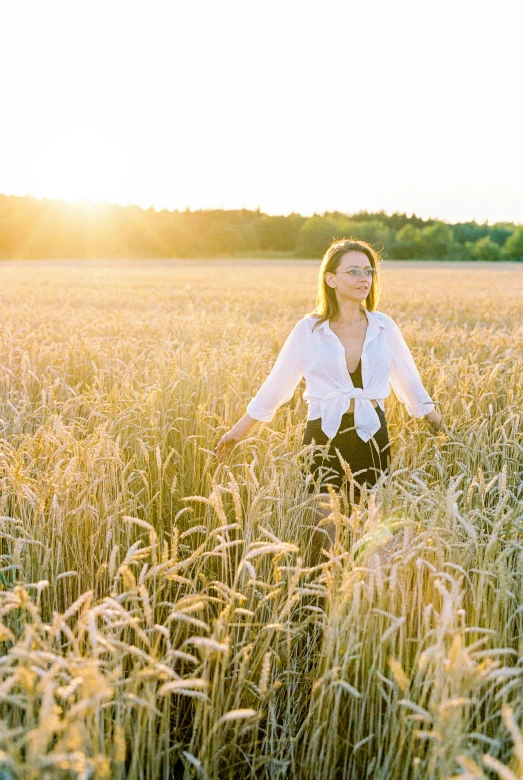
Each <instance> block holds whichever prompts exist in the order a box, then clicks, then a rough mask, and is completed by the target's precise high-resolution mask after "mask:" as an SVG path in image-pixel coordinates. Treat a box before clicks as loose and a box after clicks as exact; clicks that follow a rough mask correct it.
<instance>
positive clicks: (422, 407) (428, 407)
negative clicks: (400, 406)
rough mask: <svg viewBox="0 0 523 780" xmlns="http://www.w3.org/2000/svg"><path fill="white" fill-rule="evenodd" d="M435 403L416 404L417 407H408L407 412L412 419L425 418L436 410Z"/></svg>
mask: <svg viewBox="0 0 523 780" xmlns="http://www.w3.org/2000/svg"><path fill="white" fill-rule="evenodd" d="M435 408H436V407H435V404H434V401H431V400H429V401H423V402H422V403H421V404H415V406H407V411H408V413H409V414H410V416H411V417H425V415H427V414H430V413H431V412H432V411H434V409H435Z"/></svg>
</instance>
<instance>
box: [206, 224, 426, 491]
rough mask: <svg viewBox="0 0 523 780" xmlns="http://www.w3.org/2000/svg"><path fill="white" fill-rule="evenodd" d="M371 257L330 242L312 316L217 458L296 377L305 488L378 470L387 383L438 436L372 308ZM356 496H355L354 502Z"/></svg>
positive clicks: (365, 479) (367, 249)
mask: <svg viewBox="0 0 523 780" xmlns="http://www.w3.org/2000/svg"><path fill="white" fill-rule="evenodd" d="M378 266H379V255H378V254H377V253H376V252H375V251H374V249H373V248H372V247H371V246H370V245H369V244H367V243H366V242H364V241H353V240H342V241H335V242H334V243H333V244H332V245H331V246H330V247H329V249H328V250H327V252H326V253H325V255H324V257H323V261H322V263H321V266H320V270H319V273H318V282H317V300H316V307H315V309H314V311H313V312H312V313H311V314H309V315H307V316H305V317H303V319H301V320H300V321H299V322H298V323H297V324H296V325H295V326H294V328H293V330H292V331H291V333H290V334H289V336H288V338H287V340H286V342H285V344H284V345H283V347H282V349H281V352H280V354H279V355H278V358H277V360H276V363H275V364H274V367H273V369H272V371H271V373H270V374H269V376H268V377H267V379H266V380H265V382H264V383H263V385H262V386H261V388H260V389H259V391H258V393H257V394H256V396H255V397H254V398H253V399H252V400H251V402H250V403H249V405H248V406H247V413H246V414H245V415H244V416H243V417H242V418H241V420H239V421H238V422H237V423H236V425H234V427H233V428H231V430H230V431H228V432H227V433H226V434H225V435H224V436H222V438H221V439H220V441H219V442H218V446H217V448H216V454H217V455H218V457H219V458H221V457H222V456H223V454H224V453H225V452H226V451H227V450H228V449H229V448H231V447H233V446H234V445H235V444H237V443H238V442H239V441H241V440H242V439H243V438H244V437H245V436H246V435H247V434H248V433H249V431H250V430H251V428H252V427H253V426H254V425H255V424H256V422H257V421H259V420H261V421H263V422H270V421H271V420H272V418H273V417H274V413H275V412H276V409H277V408H278V407H279V406H281V404H283V403H285V402H286V401H289V400H290V398H292V396H293V394H294V391H295V389H296V387H297V385H298V382H299V381H300V379H301V378H302V377H303V378H304V379H305V383H306V387H305V392H304V394H303V397H304V399H305V400H306V401H307V404H308V407H309V412H308V421H307V426H306V428H305V434H304V439H303V443H304V444H311V443H315V444H317V445H328V447H324V446H322V447H319V448H318V450H316V451H315V454H314V457H313V459H312V462H311V479H310V482H309V490H310V491H311V492H313V491H315V490H316V489H318V490H319V491H320V493H321V492H326V486H327V485H329V484H330V485H332V486H333V487H334V489H335V490H337V491H340V490H341V489H342V488H343V487H344V483H345V482H346V473H347V469H346V468H345V467H344V464H343V460H344V461H346V463H348V465H349V466H350V471H351V473H352V475H353V478H354V481H355V483H357V485H359V486H361V485H363V483H366V485H367V486H369V487H370V486H372V485H374V484H375V483H376V481H377V479H378V478H379V476H380V475H381V474H382V473H383V471H384V470H385V469H386V468H387V465H388V462H389V437H388V432H387V423H386V420H385V411H384V399H385V398H387V396H388V395H389V394H390V386H391V385H392V388H393V390H394V392H395V393H396V395H397V397H398V398H399V400H400V401H402V402H403V403H404V404H405V406H406V407H407V411H408V412H409V414H410V415H411V416H413V417H425V418H426V419H427V420H428V421H429V423H431V425H432V426H433V428H434V429H435V430H437V429H438V428H439V427H440V425H441V416H440V414H439V412H438V411H437V410H436V409H435V407H434V403H433V401H432V399H431V398H430V396H429V394H428V393H427V391H426V390H425V388H424V386H423V383H422V381H421V378H420V375H419V372H418V369H417V368H416V365H415V363H414V360H413V358H412V355H411V353H410V350H409V348H408V346H407V344H406V343H405V340H404V338H403V336H402V334H401V331H400V329H399V328H398V326H397V325H396V323H395V322H394V320H392V319H391V318H390V317H389V316H388V315H387V314H383V313H382V312H378V311H376V306H377V304H378V298H379V283H378ZM358 494H359V490H358V489H357V490H356V494H355V495H356V498H357V497H358Z"/></svg>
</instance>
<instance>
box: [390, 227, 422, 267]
mask: <svg viewBox="0 0 523 780" xmlns="http://www.w3.org/2000/svg"><path fill="white" fill-rule="evenodd" d="M391 254H392V257H396V258H397V259H398V260H412V259H413V258H414V257H421V255H422V254H423V242H422V240H421V231H420V230H419V229H418V228H417V227H414V225H405V226H404V227H402V228H401V230H399V231H398V234H397V235H396V241H395V242H394V244H393V245H392V249H391Z"/></svg>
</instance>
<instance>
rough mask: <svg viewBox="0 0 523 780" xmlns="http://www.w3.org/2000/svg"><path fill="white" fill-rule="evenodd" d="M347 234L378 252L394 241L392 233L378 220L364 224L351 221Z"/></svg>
mask: <svg viewBox="0 0 523 780" xmlns="http://www.w3.org/2000/svg"><path fill="white" fill-rule="evenodd" d="M348 233H349V235H350V236H352V237H353V238H355V239H356V240H357V239H361V240H362V241H366V242H367V243H368V244H371V246H373V247H374V249H377V250H378V251H379V252H381V251H382V250H383V249H384V248H385V247H390V246H391V244H392V242H393V241H394V231H393V230H391V228H390V227H388V226H387V225H386V224H385V223H384V222H382V221H381V220H379V219H371V220H368V221H364V222H357V221H356V220H354V221H353V220H351V221H349V223H348Z"/></svg>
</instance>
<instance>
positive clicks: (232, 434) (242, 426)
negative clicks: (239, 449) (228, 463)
mask: <svg viewBox="0 0 523 780" xmlns="http://www.w3.org/2000/svg"><path fill="white" fill-rule="evenodd" d="M256 423H257V420H255V419H254V417H251V416H250V415H249V414H244V415H243V417H242V418H241V420H238V422H237V423H236V425H235V426H234V427H232V428H231V430H230V431H227V433H224V434H223V436H222V438H221V439H220V441H219V442H218V444H217V445H216V457H217V458H218V460H221V459H222V458H223V456H224V455H227V454H228V453H229V452H230V451H231V450H232V448H233V447H234V446H235V445H236V444H238V442H240V441H242V439H245V437H246V436H247V434H248V433H249V431H250V430H251V428H253V427H254V426H255V425H256Z"/></svg>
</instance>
